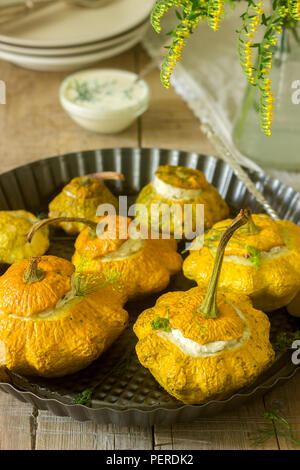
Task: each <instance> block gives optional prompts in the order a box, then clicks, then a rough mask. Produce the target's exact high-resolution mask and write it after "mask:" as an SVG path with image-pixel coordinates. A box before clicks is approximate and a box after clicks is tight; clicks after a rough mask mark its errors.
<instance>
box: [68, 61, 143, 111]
mask: <svg viewBox="0 0 300 470" xmlns="http://www.w3.org/2000/svg"><path fill="white" fill-rule="evenodd" d="M134 80H135V75H134V74H131V73H127V72H125V73H123V72H121V71H118V70H115V71H114V70H91V71H86V72H82V73H80V74H78V75H77V76H74V77H73V78H72V79H71V80H70V81H69V83H68V85H67V87H66V89H65V97H66V98H67V99H68V100H69V101H71V102H72V103H76V104H78V105H80V106H82V107H84V108H89V109H94V110H100V109H101V110H107V111H120V110H124V109H127V108H130V107H133V106H139V105H142V104H143V103H144V100H145V97H146V95H147V94H148V89H147V87H146V86H145V82H144V81H143V80H141V81H138V82H135V81H134Z"/></svg>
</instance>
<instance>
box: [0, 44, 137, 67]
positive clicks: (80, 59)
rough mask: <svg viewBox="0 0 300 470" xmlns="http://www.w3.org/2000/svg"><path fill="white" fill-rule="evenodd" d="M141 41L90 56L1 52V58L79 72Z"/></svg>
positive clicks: (14, 62) (21, 65)
mask: <svg viewBox="0 0 300 470" xmlns="http://www.w3.org/2000/svg"><path fill="white" fill-rule="evenodd" d="M140 40H141V37H140V36H136V37H135V38H134V39H131V41H128V42H125V43H124V42H122V43H121V44H118V45H117V46H115V47H109V48H107V49H106V50H103V49H102V50H100V51H98V52H92V53H90V54H79V55H78V56H70V57H63V58H61V57H58V58H50V59H49V58H43V57H42V58H40V57H37V56H34V57H28V56H25V55H17V54H10V53H6V52H1V51H0V58H2V59H4V60H7V61H8V62H12V63H13V64H15V65H18V66H20V67H23V68H26V69H30V70H38V71H44V72H46V71H48V72H65V71H71V70H77V69H79V68H81V67H83V66H88V65H92V64H95V63H96V62H98V61H99V62H100V61H101V60H104V59H108V58H110V57H113V56H116V55H118V54H121V53H122V52H125V51H126V50H128V49H130V48H131V47H133V46H134V45H136V44H137V43H138V42H139V41H140Z"/></svg>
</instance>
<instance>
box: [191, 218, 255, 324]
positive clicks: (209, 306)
mask: <svg viewBox="0 0 300 470" xmlns="http://www.w3.org/2000/svg"><path fill="white" fill-rule="evenodd" d="M249 212H250V211H248V210H244V209H242V210H241V211H240V213H239V215H238V216H237V217H236V218H235V219H234V220H233V222H232V223H231V225H230V226H229V227H228V228H227V229H226V231H225V232H224V233H223V235H222V237H221V240H220V243H219V245H218V249H217V252H216V256H215V262H214V266H213V271H212V275H211V278H210V281H209V285H208V288H207V292H206V296H205V299H204V301H203V302H202V304H201V305H200V307H198V309H197V312H198V313H199V314H200V315H202V316H203V317H205V318H217V317H218V316H219V313H220V312H219V309H218V306H217V290H218V282H219V278H220V273H221V269H222V263H223V258H224V253H225V248H226V245H227V243H228V242H229V240H230V238H231V237H232V235H233V234H234V232H235V231H236V230H237V229H238V228H240V227H241V226H242V225H245V224H246V223H247V222H248V221H249Z"/></svg>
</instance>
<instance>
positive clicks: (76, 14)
mask: <svg viewBox="0 0 300 470" xmlns="http://www.w3.org/2000/svg"><path fill="white" fill-rule="evenodd" d="M5 3H8V2H7V0H6V2H5ZM154 3H155V1H154V0H107V1H106V2H104V4H103V6H101V7H100V8H97V9H89V8H80V7H78V6H74V5H67V4H66V3H58V4H54V5H51V6H47V7H46V6H45V7H43V8H42V9H40V10H39V11H35V12H32V13H30V14H28V15H26V16H23V17H22V18H20V17H19V18H17V19H14V20H13V21H11V22H9V23H5V24H2V25H1V26H0V58H2V59H5V60H8V61H10V62H13V63H14V64H17V65H19V66H21V67H25V68H29V69H33V70H43V71H53V72H54V71H55V72H56V71H69V70H76V69H80V68H83V67H86V66H88V65H91V64H95V63H97V62H100V61H101V60H103V59H107V58H108V57H112V56H114V55H117V54H120V53H121V52H124V51H125V50H127V49H130V48H131V47H132V46H134V45H135V44H137V43H138V42H139V41H140V40H141V38H142V36H143V35H144V33H145V31H146V29H147V27H148V26H149V15H150V11H151V9H152V7H153V5H154Z"/></svg>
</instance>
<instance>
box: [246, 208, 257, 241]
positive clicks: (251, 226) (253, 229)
mask: <svg viewBox="0 0 300 470" xmlns="http://www.w3.org/2000/svg"><path fill="white" fill-rule="evenodd" d="M246 212H247V216H248V222H247V224H246V226H245V231H246V232H247V233H248V234H249V235H256V234H257V233H259V231H260V227H258V225H256V224H255V223H254V220H253V217H252V215H251V211H250V210H249V209H246Z"/></svg>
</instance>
